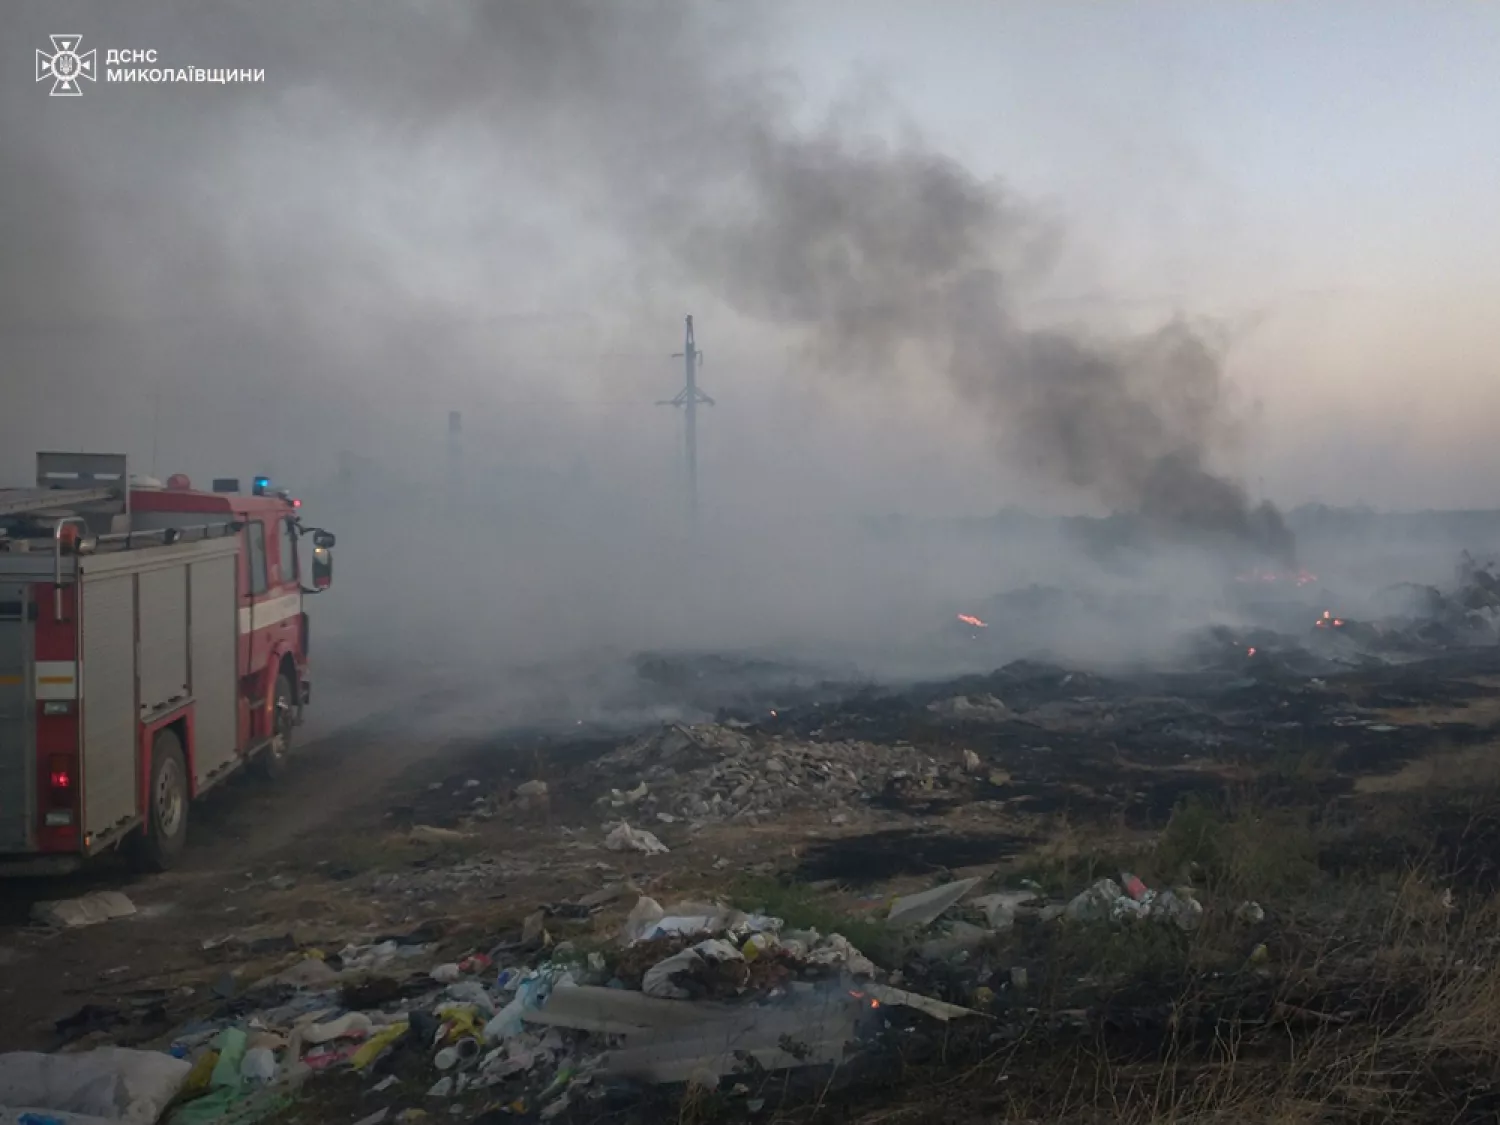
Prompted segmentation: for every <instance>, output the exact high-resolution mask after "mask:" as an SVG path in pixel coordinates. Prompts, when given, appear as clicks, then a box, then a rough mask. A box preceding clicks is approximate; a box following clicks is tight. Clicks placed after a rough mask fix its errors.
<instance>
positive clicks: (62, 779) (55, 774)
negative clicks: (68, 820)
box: [47, 756, 73, 797]
mask: <svg viewBox="0 0 1500 1125" xmlns="http://www.w3.org/2000/svg"><path fill="white" fill-rule="evenodd" d="M47 772H48V778H49V781H50V784H51V787H52V793H53V795H54V796H57V797H67V796H69V795H70V794H71V793H72V792H73V763H72V762H71V761H70V760H69V759H67V758H64V757H60V756H54V757H53V759H52V761H51V763H50V765H49V768H48V771H47Z"/></svg>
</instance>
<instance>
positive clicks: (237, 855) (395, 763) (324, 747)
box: [0, 692, 462, 1050]
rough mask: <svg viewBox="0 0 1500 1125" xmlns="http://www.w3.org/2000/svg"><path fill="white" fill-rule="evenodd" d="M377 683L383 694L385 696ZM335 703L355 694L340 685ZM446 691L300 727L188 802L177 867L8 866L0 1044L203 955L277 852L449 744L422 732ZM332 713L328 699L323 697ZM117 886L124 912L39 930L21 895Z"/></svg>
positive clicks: (244, 912)
mask: <svg viewBox="0 0 1500 1125" xmlns="http://www.w3.org/2000/svg"><path fill="white" fill-rule="evenodd" d="M388 701H389V697H388V696H387V702H388ZM343 702H344V704H345V707H344V708H343V709H342V710H343V711H344V713H347V712H348V710H349V706H348V705H349V704H351V703H357V700H354V699H352V698H351V697H349V696H345V698H344V700H343ZM451 706H453V700H452V699H451V698H449V697H448V696H446V695H444V694H443V693H440V692H429V693H427V694H425V695H421V696H418V697H416V698H413V699H410V700H407V701H404V702H402V703H401V704H400V705H399V706H396V707H388V708H386V709H384V710H381V711H378V712H371V713H367V714H366V717H364V718H362V719H360V720H358V721H353V722H346V723H343V724H341V725H340V724H337V723H336V722H331V721H330V720H329V719H328V718H327V717H326V716H325V717H323V718H321V719H314V720H312V721H310V722H309V724H308V726H306V727H305V728H303V730H302V732H301V735H302V737H301V738H300V739H299V744H298V745H297V748H296V756H295V760H294V765H293V768H292V769H291V770H290V772H289V773H288V775H287V776H286V777H284V778H282V779H280V780H279V781H277V782H275V783H265V782H258V781H256V780H255V779H252V778H249V777H237V778H233V779H231V780H230V781H229V782H226V784H225V785H224V786H223V787H222V788H221V789H220V790H218V791H216V792H214V793H212V794H210V795H209V796H208V797H207V798H206V799H205V800H204V801H203V802H202V803H201V804H200V805H195V806H194V808H193V810H192V820H191V821H190V825H189V845H188V849H187V853H186V855H185V856H184V858H183V860H182V862H181V864H180V865H179V867H178V868H177V869H175V870H173V871H171V872H169V873H166V874H163V875H154V876H139V875H135V874H133V873H131V872H130V871H129V870H128V869H127V868H126V867H125V865H124V864H123V863H122V862H120V861H119V860H118V859H117V858H116V857H106V858H105V859H103V860H101V861H100V862H99V863H98V864H97V865H95V866H94V867H93V868H91V869H89V870H88V871H86V872H83V873H80V874H77V875H74V876H70V877H67V878H61V879H41V880H13V881H11V882H10V883H9V884H7V885H6V886H5V887H4V892H3V896H0V902H3V906H0V1010H3V1011H4V1012H5V1017H4V1019H3V1020H0V1050H11V1049H19V1048H32V1047H39V1046H47V1045H50V1044H51V1043H52V1042H54V1041H55V1023H56V1021H57V1020H59V1019H63V1018H65V1017H67V1016H69V1015H75V1014H77V1013H78V1012H79V1010H80V1008H81V1007H82V1006H83V1005H84V1004H85V1003H88V1004H92V1005H96V1006H101V1007H107V1006H108V1005H109V1003H110V1001H111V998H112V997H123V996H127V995H132V996H139V994H140V993H141V992H142V990H143V989H146V990H148V991H149V989H150V988H151V987H152V986H153V985H156V984H159V983H161V982H164V981H167V980H173V979H175V977H177V976H180V975H181V970H184V969H187V968H189V967H192V966H201V965H202V964H203V963H204V956H203V952H204V951H203V945H204V943H205V942H206V941H211V940H213V939H214V938H217V937H222V936H223V935H224V934H225V933H226V932H232V931H234V930H236V929H239V928H243V927H245V926H248V925H251V924H252V923H253V922H254V921H255V920H256V917H257V913H258V911H257V904H256V898H257V895H256V889H257V887H259V886H263V885H264V883H263V882H261V881H259V880H263V878H264V877H265V873H266V872H267V871H268V870H270V868H271V867H273V866H274V865H275V863H276V861H277V859H278V857H282V856H289V855H295V856H297V857H299V858H300V859H302V860H304V861H308V862H316V861H317V857H318V856H320V855H321V854H324V853H328V852H331V851H333V850H335V849H336V848H337V847H346V848H347V846H348V842H349V841H350V840H351V839H353V840H357V839H358V837H359V835H360V833H361V832H362V831H364V830H366V829H368V828H370V826H371V825H373V824H378V822H379V819H380V816H381V813H382V811H383V808H384V805H383V804H382V798H383V797H384V795H385V794H386V793H387V791H388V790H389V789H390V788H391V786H392V785H393V783H396V781H397V779H398V778H400V777H401V776H402V775H403V774H404V773H405V772H406V771H409V770H411V769H413V768H417V769H430V770H435V771H439V772H440V771H441V768H442V765H441V764H442V762H443V760H444V755H445V753H447V752H449V751H451V750H452V749H453V748H454V747H456V746H459V745H462V743H461V742H459V741H456V740H453V739H445V738H444V737H441V736H433V735H427V736H424V735H423V734H422V733H421V732H422V730H423V728H424V726H426V727H429V728H430V729H433V730H436V729H439V728H440V727H441V728H442V729H447V728H446V727H445V726H443V724H441V723H439V722H438V721H437V717H438V716H441V715H443V714H444V712H445V708H448V707H451ZM335 713H337V709H335ZM106 887H107V888H112V889H118V890H122V891H124V892H125V893H126V894H128V895H129V896H130V898H131V900H132V901H133V902H134V903H135V904H136V906H137V908H138V911H139V913H138V914H137V915H136V916H135V917H133V918H131V919H129V920H128V921H127V922H125V923H116V924H109V925H100V926H94V927H90V928H87V929H81V930H75V931H69V932H64V933H61V934H46V933H42V932H39V931H37V930H36V929H35V928H33V927H32V926H30V925H29V923H28V918H29V914H30V910H31V907H32V904H33V903H35V902H37V901H43V900H48V899H57V898H68V897H72V896H75V895H79V894H83V893H86V892H87V891H89V890H95V889H101V888H106Z"/></svg>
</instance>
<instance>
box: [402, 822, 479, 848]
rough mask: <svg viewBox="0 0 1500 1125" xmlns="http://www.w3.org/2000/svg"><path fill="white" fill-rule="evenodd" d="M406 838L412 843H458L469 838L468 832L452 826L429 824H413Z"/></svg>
mask: <svg viewBox="0 0 1500 1125" xmlns="http://www.w3.org/2000/svg"><path fill="white" fill-rule="evenodd" d="M407 839H409V840H411V842H412V843H414V844H458V843H462V842H463V841H464V840H467V839H470V836H469V833H467V832H459V831H457V830H456V829H453V828H437V827H435V826H433V825H431V824H418V825H415V826H414V827H413V828H412V830H411V831H410V832H408V833H407Z"/></svg>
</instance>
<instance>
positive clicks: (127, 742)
mask: <svg viewBox="0 0 1500 1125" xmlns="http://www.w3.org/2000/svg"><path fill="white" fill-rule="evenodd" d="M81 664H82V669H81V671H82V678H83V771H82V772H83V829H84V831H85V832H86V833H92V834H93V835H95V836H99V835H100V834H102V833H106V832H109V831H110V830H111V829H113V828H116V827H117V826H119V825H120V824H121V823H122V822H124V821H127V820H129V819H130V818H132V817H133V816H135V814H136V794H137V793H138V792H139V790H138V789H137V778H136V771H137V766H138V764H139V756H138V754H137V748H136V731H137V729H138V726H137V722H136V710H135V706H136V703H135V576H134V575H132V574H121V575H115V576H107V577H99V578H93V579H85V581H84V584H83V660H82V661H81Z"/></svg>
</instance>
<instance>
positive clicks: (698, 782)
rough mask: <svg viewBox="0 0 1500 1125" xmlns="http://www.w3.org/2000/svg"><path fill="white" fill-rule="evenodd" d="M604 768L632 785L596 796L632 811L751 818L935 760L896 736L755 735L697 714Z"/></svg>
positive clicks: (669, 817) (630, 746)
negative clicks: (801, 738) (699, 721)
mask: <svg viewBox="0 0 1500 1125" xmlns="http://www.w3.org/2000/svg"><path fill="white" fill-rule="evenodd" d="M597 768H598V769H599V770H600V771H601V772H603V773H605V774H606V775H611V774H620V773H624V774H626V775H627V776H629V777H630V778H631V779H632V780H634V781H635V784H634V785H630V786H627V787H620V788H616V789H613V790H611V792H609V793H608V794H606V795H605V796H603V797H601V798H600V799H599V803H600V804H601V805H602V806H603V807H604V808H605V809H606V810H608V811H611V812H614V813H615V814H617V815H619V816H621V817H627V816H628V817H629V818H630V819H634V820H637V821H648V822H650V821H656V822H659V823H662V824H672V823H676V822H678V821H687V822H689V823H707V822H722V821H730V822H737V823H751V824H753V823H756V822H757V821H759V820H761V819H764V818H767V817H772V816H775V815H776V814H778V813H780V812H783V811H786V810H791V809H808V808H819V809H826V808H832V809H836V810H842V809H847V808H848V807H849V806H851V805H853V804H856V803H858V802H861V801H863V800H866V799H868V798H870V797H871V796H873V795H875V794H877V793H879V792H880V791H881V790H882V789H883V788H884V787H885V785H886V783H887V781H888V780H889V779H890V778H891V777H892V776H895V775H900V776H902V777H909V776H913V775H917V774H921V775H924V776H927V775H930V776H934V777H935V776H937V775H938V774H939V772H940V771H941V769H942V767H940V766H939V764H938V763H937V762H936V761H935V760H933V759H931V758H930V757H928V756H927V755H925V754H923V753H922V752H921V751H919V750H917V749H916V748H915V747H913V746H910V745H907V744H901V743H898V744H896V745H894V746H882V745H878V744H876V743H869V742H794V741H788V740H784V739H780V738H769V739H766V740H764V741H758V740H756V739H753V738H751V737H750V736H749V735H747V734H746V733H744V732H742V731H737V730H733V729H730V728H728V727H725V726H718V725H712V724H706V725H702V726H694V727H687V726H681V725H676V724H674V725H669V726H667V727H664V728H662V729H661V730H659V731H654V732H652V733H650V734H648V735H645V736H643V737H641V738H637V739H635V740H634V741H632V742H629V743H626V744H625V745H623V746H621V747H620V748H619V749H617V750H615V751H613V752H612V753H610V754H607V755H605V756H604V757H603V758H601V759H599V761H598V763H597Z"/></svg>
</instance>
